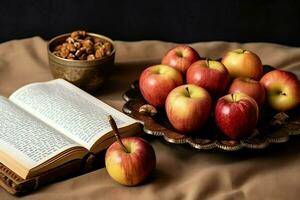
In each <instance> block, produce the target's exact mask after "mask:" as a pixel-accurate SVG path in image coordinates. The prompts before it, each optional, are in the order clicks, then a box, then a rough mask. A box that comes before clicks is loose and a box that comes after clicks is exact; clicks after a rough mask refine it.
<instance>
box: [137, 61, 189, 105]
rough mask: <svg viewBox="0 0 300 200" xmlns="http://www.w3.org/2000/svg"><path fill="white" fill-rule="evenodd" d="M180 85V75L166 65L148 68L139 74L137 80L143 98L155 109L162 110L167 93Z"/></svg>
mask: <svg viewBox="0 0 300 200" xmlns="http://www.w3.org/2000/svg"><path fill="white" fill-rule="evenodd" d="M182 83H183V78H182V75H181V73H180V72H179V71H177V70H176V69H175V68H173V67H170V66H168V65H154V66H151V67H148V68H146V69H145V70H144V71H143V72H142V73H141V75H140V79H139V87H140V91H141V93H142V95H143V97H144V98H145V100H146V101H147V102H148V103H149V104H151V105H153V106H154V107H157V108H163V107H164V106H165V100H166V98H167V96H168V94H169V92H170V91H171V90H172V89H174V88H175V87H177V86H179V85H181V84H182Z"/></svg>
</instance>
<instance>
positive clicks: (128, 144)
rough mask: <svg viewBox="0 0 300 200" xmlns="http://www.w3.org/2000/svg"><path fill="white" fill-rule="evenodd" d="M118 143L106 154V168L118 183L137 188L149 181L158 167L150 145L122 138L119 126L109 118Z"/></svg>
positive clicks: (140, 139) (141, 140)
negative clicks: (136, 186) (148, 178)
mask: <svg viewBox="0 0 300 200" xmlns="http://www.w3.org/2000/svg"><path fill="white" fill-rule="evenodd" d="M109 122H110V124H111V127H112V129H113V131H114V133H115V136H116V139H117V141H115V142H114V143H113V144H112V145H110V146H109V148H108V149H107V151H106V153H105V166H106V170H107V172H108V174H109V175H110V177H111V178H112V179H113V180H115V181H116V182H118V183H120V184H122V185H126V186H135V185H138V184H140V183H142V182H143V181H145V180H146V179H147V177H149V176H150V175H151V173H152V172H153V171H154V169H155V167H156V156H155V152H154V149H153V147H152V146H151V144H150V143H148V142H147V141H146V140H144V139H142V138H140V137H126V138H122V139H121V138H120V134H119V132H118V128H117V125H116V123H115V121H114V120H113V118H112V117H111V116H109Z"/></svg>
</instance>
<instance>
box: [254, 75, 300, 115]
mask: <svg viewBox="0 0 300 200" xmlns="http://www.w3.org/2000/svg"><path fill="white" fill-rule="evenodd" d="M260 83H261V84H262V85H263V86H264V87H265V89H266V94H267V95H266V96H267V101H268V104H269V105H270V107H271V108H273V109H274V110H277V111H288V110H291V109H293V108H295V107H296V106H297V105H299V103H300V82H299V80H298V78H297V76H296V75H295V74H293V73H291V72H287V71H283V70H273V71H270V72H268V73H266V74H265V75H264V76H263V77H262V78H261V80H260Z"/></svg>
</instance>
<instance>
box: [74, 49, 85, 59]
mask: <svg viewBox="0 0 300 200" xmlns="http://www.w3.org/2000/svg"><path fill="white" fill-rule="evenodd" d="M84 53H85V48H84V47H81V48H80V49H78V50H77V51H76V53H75V56H76V57H80V56H81V55H82V54H84Z"/></svg>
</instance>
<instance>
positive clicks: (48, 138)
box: [0, 79, 141, 179]
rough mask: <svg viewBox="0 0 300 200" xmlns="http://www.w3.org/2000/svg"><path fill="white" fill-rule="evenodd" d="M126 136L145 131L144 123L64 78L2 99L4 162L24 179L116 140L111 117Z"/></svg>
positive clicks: (1, 148) (0, 147)
mask: <svg viewBox="0 0 300 200" xmlns="http://www.w3.org/2000/svg"><path fill="white" fill-rule="evenodd" d="M109 114H110V115H112V116H113V118H114V119H115V121H116V123H117V125H118V127H119V128H120V133H121V135H122V136H129V135H133V134H136V133H137V132H139V131H140V130H141V129H140V124H139V123H138V121H136V120H134V119H132V118H130V117H128V116H127V115H125V114H123V113H122V112H119V111H118V110H116V109H114V108H112V107H110V106H108V105H107V104H105V103H104V102H102V101H100V100H98V99H96V98H94V97H93V96H91V95H89V94H88V93H86V92H84V91H82V90H81V89H79V88H77V87H76V86H74V85H72V84H70V83H69V82H67V81H64V80H62V79H57V80H53V81H49V82H46V83H33V84H29V85H26V86H24V87H22V88H20V89H19V90H17V91H16V92H14V93H13V94H12V95H11V96H10V97H9V98H8V99H7V98H5V97H0V162H1V163H2V164H4V165H5V166H6V167H7V168H9V169H10V170H12V171H13V172H14V173H16V174H17V175H19V176H20V177H21V178H23V179H28V178H31V177H34V176H38V175H40V174H42V173H44V172H46V171H48V170H51V169H54V168H56V167H58V166H61V165H63V164H65V163H67V162H69V161H72V160H75V159H82V158H83V157H84V156H85V155H87V154H88V153H94V154H97V153H99V152H100V151H101V150H104V149H105V148H106V147H108V146H109V145H110V144H111V143H112V142H113V141H115V138H114V134H113V133H112V129H111V128H110V125H109V121H108V115H109Z"/></svg>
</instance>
